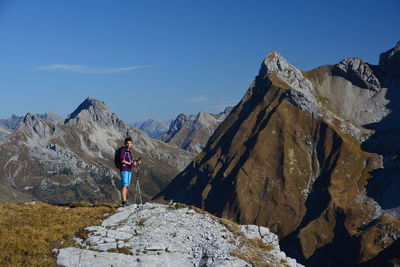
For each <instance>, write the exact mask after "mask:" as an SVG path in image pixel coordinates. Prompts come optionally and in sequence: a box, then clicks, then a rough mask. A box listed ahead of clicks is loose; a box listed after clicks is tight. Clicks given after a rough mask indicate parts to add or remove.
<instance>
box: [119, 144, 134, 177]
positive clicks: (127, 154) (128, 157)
mask: <svg viewBox="0 0 400 267" xmlns="http://www.w3.org/2000/svg"><path fill="white" fill-rule="evenodd" d="M119 159H120V160H121V162H122V161H123V160H124V161H127V162H132V161H133V157H132V152H131V151H130V150H129V149H127V148H126V147H122V148H121V149H120V152H119ZM131 170H132V166H130V165H126V164H122V168H121V171H128V172H130V171H131Z"/></svg>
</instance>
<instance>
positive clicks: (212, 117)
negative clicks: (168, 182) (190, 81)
mask: <svg viewBox="0 0 400 267" xmlns="http://www.w3.org/2000/svg"><path fill="white" fill-rule="evenodd" d="M231 110H232V108H231V107H227V108H226V109H225V110H224V111H223V112H221V113H219V114H212V113H208V112H199V113H198V114H197V115H188V114H184V113H182V114H179V115H178V117H176V119H175V121H174V122H172V123H171V126H170V128H169V130H168V132H167V133H166V134H165V135H164V136H162V137H161V140H163V141H164V142H166V143H168V144H172V145H175V146H177V147H180V148H182V149H185V150H187V151H189V152H192V153H195V154H198V153H200V152H201V151H202V150H203V148H204V146H205V145H206V143H207V141H208V139H209V138H210V136H211V135H212V134H213V133H214V131H215V129H216V128H217V127H218V126H219V124H220V123H221V122H223V121H224V119H225V118H226V117H227V116H228V114H229V113H230V112H231Z"/></svg>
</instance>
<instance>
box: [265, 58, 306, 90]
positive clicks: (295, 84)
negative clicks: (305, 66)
mask: <svg viewBox="0 0 400 267" xmlns="http://www.w3.org/2000/svg"><path fill="white" fill-rule="evenodd" d="M263 67H264V70H265V71H266V74H267V75H271V74H275V75H276V76H277V77H278V78H279V79H280V80H282V81H283V82H285V83H286V84H287V85H288V87H291V88H292V89H295V90H297V91H301V92H303V93H305V94H306V95H310V94H312V92H313V86H312V84H311V82H310V81H309V80H307V79H306V78H304V76H303V74H302V73H301V71H300V70H299V69H297V68H296V67H294V66H293V65H291V64H289V63H288V62H287V60H286V59H285V58H284V57H282V56H281V55H280V54H279V53H278V52H276V51H272V52H271V53H269V55H268V56H267V57H266V58H265V60H264V62H263Z"/></svg>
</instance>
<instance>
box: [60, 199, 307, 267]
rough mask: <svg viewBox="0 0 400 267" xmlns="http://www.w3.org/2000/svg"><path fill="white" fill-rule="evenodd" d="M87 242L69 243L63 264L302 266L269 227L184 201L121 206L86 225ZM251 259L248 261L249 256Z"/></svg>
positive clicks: (65, 249)
mask: <svg viewBox="0 0 400 267" xmlns="http://www.w3.org/2000/svg"><path fill="white" fill-rule="evenodd" d="M86 230H87V231H88V232H89V234H88V236H87V238H86V239H84V240H83V239H80V238H76V241H77V243H78V244H79V245H80V247H81V248H73V247H68V248H63V249H61V250H60V251H59V255H58V260H57V263H58V264H60V265H63V266H78V265H79V266H94V265H101V266H111V265H112V266H185V267H186V266H251V265H254V264H256V265H258V266H260V265H268V266H282V264H284V265H285V266H301V265H300V264H297V263H296V261H295V260H293V259H291V258H288V257H286V255H285V253H283V252H282V251H281V250H280V249H279V243H278V238H277V236H276V235H274V234H272V233H271V232H270V231H269V230H268V228H265V227H258V226H255V225H241V226H238V225H236V224H234V223H232V222H229V221H223V220H220V219H217V218H215V217H213V216H210V215H209V214H207V213H204V212H198V210H195V209H193V208H190V207H185V206H183V205H179V204H170V205H161V204H155V203H146V204H145V205H141V206H136V205H132V206H128V207H125V208H119V212H118V213H116V214H114V215H112V216H111V217H109V218H108V219H106V220H104V221H103V223H102V225H101V226H89V227H86ZM244 259H245V260H250V261H251V262H246V261H245V260H244Z"/></svg>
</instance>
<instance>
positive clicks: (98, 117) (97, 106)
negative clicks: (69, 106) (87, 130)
mask: <svg viewBox="0 0 400 267" xmlns="http://www.w3.org/2000/svg"><path fill="white" fill-rule="evenodd" d="M81 122H96V123H98V124H102V125H114V126H117V127H124V125H125V124H124V122H123V121H122V120H120V119H119V118H118V117H117V115H115V114H114V113H113V112H111V111H110V109H109V108H108V106H107V105H106V103H104V102H103V101H101V100H98V99H95V98H92V97H88V98H86V99H85V101H83V102H82V103H81V104H80V105H79V106H78V107H77V108H76V109H75V110H74V112H72V113H71V114H70V115H69V116H68V117H67V119H66V120H65V121H64V124H71V123H72V124H79V123H81Z"/></svg>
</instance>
